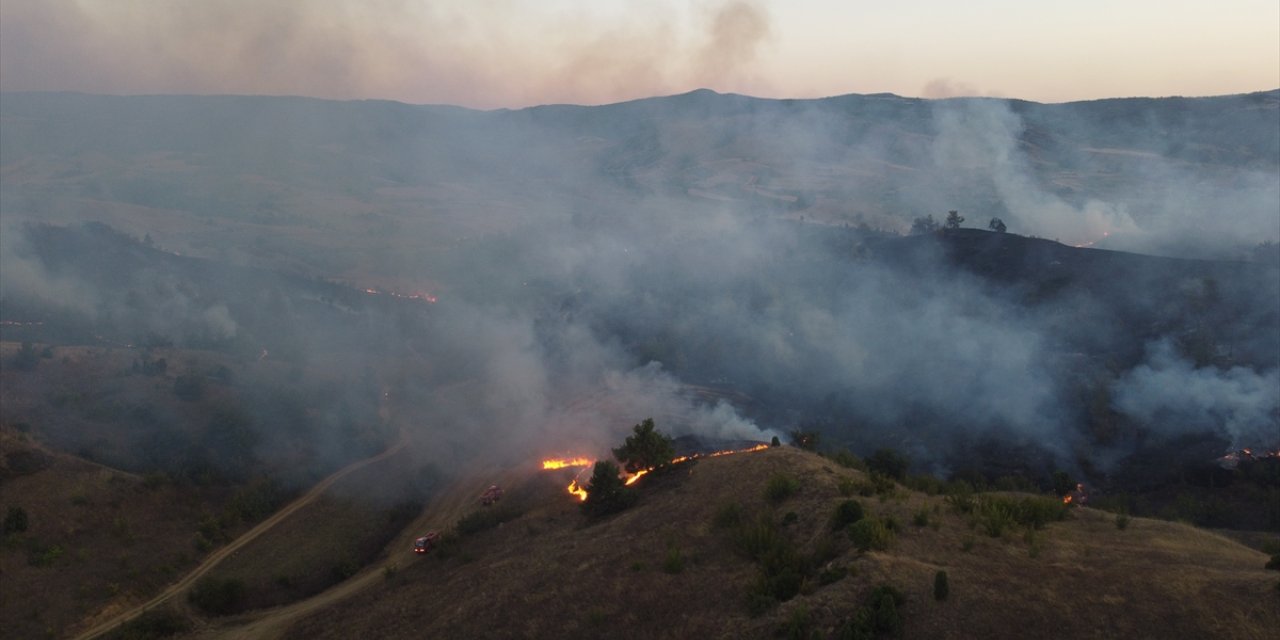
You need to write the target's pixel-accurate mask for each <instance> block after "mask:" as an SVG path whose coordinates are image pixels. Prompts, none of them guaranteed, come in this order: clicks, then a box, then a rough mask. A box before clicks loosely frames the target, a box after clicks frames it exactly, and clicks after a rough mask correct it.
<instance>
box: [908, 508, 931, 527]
mask: <svg viewBox="0 0 1280 640" xmlns="http://www.w3.org/2000/svg"><path fill="white" fill-rule="evenodd" d="M911 524H913V525H915V526H917V527H927V526H929V510H928V509H920V510H919V511H917V512H916V513H915V515H913V516H911Z"/></svg>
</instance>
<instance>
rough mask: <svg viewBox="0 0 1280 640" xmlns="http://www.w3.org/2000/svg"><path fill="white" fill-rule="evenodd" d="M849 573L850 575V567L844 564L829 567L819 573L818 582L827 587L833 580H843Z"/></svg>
mask: <svg viewBox="0 0 1280 640" xmlns="http://www.w3.org/2000/svg"><path fill="white" fill-rule="evenodd" d="M847 575H849V568H848V567H846V566H844V565H841V566H833V567H827V568H826V569H823V570H822V571H821V572H820V573H819V574H818V584H819V585H822V586H824V587H825V586H827V585H829V584H831V583H833V582H838V581H840V580H843V579H844V577H845V576H847Z"/></svg>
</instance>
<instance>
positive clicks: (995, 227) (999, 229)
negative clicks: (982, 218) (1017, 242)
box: [987, 218, 1008, 233]
mask: <svg viewBox="0 0 1280 640" xmlns="http://www.w3.org/2000/svg"><path fill="white" fill-rule="evenodd" d="M987 228H988V229H990V230H992V231H994V232H996V233H1004V230H1005V229H1007V228H1008V227H1006V226H1005V224H1004V220H1001V219H1000V218H992V219H991V222H989V223H987Z"/></svg>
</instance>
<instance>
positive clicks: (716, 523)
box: [711, 502, 742, 529]
mask: <svg viewBox="0 0 1280 640" xmlns="http://www.w3.org/2000/svg"><path fill="white" fill-rule="evenodd" d="M740 522H742V505H740V504H738V503H736V502H731V503H729V504H726V505H723V506H721V507H720V509H718V510H717V511H716V515H715V516H714V517H713V518H712V519H711V526H713V527H715V528H717V529H728V528H729V527H736V526H738V524H739V523H740Z"/></svg>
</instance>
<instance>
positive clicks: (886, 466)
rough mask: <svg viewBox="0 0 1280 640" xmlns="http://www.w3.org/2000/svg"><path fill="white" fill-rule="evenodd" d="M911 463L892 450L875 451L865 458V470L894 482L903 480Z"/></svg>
mask: <svg viewBox="0 0 1280 640" xmlns="http://www.w3.org/2000/svg"><path fill="white" fill-rule="evenodd" d="M910 466H911V461H910V460H908V459H907V457H906V456H904V455H902V454H901V453H898V452H897V451H895V450H893V449H888V448H886V449H877V450H876V452H875V453H873V454H871V457H869V458H867V468H868V469H870V470H871V471H874V472H876V473H879V474H882V475H885V476H888V477H890V478H893V479H894V480H905V479H906V477H907V469H908V468H909V467H910Z"/></svg>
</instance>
